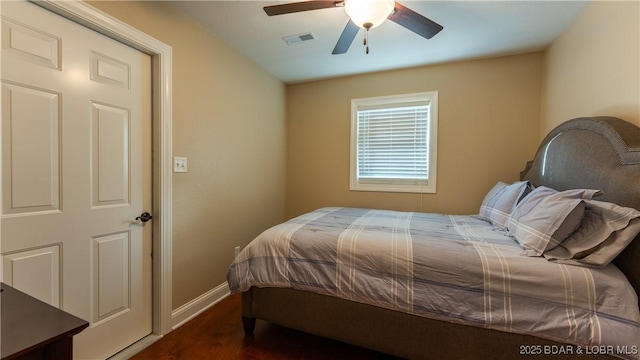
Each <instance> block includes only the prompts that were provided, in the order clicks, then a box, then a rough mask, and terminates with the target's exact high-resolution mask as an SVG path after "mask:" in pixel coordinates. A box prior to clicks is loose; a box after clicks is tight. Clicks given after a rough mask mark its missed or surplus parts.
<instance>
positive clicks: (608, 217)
mask: <svg viewBox="0 0 640 360" xmlns="http://www.w3.org/2000/svg"><path fill="white" fill-rule="evenodd" d="M585 202H586V210H585V213H584V219H583V220H582V224H581V225H580V227H579V228H578V229H577V230H576V231H575V232H574V233H573V234H572V235H571V236H569V237H568V238H566V239H565V240H564V241H563V242H562V243H561V244H560V245H559V246H558V247H557V248H555V249H553V250H551V251H548V252H546V253H545V254H544V256H545V258H547V260H550V261H555V262H558V263H563V264H572V265H582V266H593V267H604V266H606V265H607V264H609V263H610V262H611V261H612V260H613V259H614V258H615V257H616V256H618V254H620V253H621V252H622V250H624V248H625V247H627V245H629V243H631V241H632V240H633V239H635V237H636V236H638V234H639V233H640V211H638V210H636V209H632V208H627V207H622V206H618V205H616V204H612V203H607V202H602V201H595V200H586V201H585Z"/></svg>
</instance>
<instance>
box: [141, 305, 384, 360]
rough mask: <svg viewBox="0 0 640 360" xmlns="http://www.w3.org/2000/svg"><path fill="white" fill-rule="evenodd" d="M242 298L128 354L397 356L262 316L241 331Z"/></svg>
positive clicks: (153, 357) (163, 359) (156, 357)
mask: <svg viewBox="0 0 640 360" xmlns="http://www.w3.org/2000/svg"><path fill="white" fill-rule="evenodd" d="M240 304H241V296H240V295H238V294H236V295H230V296H228V297H227V298H225V299H223V300H222V301H220V302H219V303H217V304H216V305H214V306H212V307H211V308H210V309H208V310H206V311H204V312H203V313H202V314H200V315H198V316H197V317H195V318H194V319H192V320H190V321H189V322H187V323H186V324H184V325H182V326H180V327H179V328H177V329H176V330H174V331H172V332H170V333H169V334H167V335H166V336H164V337H163V338H162V339H160V340H158V341H157V342H155V343H153V344H152V345H151V346H149V347H147V348H146V349H144V350H143V351H142V352H140V353H138V354H137V355H135V356H134V357H132V358H131V359H132V360H169V359H171V360H175V359H189V360H191V359H194V360H196V359H247V360H253V359H259V360H267V359H268V360H271V359H274V360H275V359H349V360H359V359H367V360H369V359H380V360H391V359H397V358H395V357H392V356H389V355H385V354H381V353H378V352H374V351H370V350H367V349H363V348H359V347H356V346H351V345H348V344H344V343H341V342H338V341H333V340H330V339H326V338H322V337H318V336H314V335H310V334H306V333H303V332H300V331H296V330H292V329H288V328H284V327H281V326H277V325H274V324H269V323H267V322H264V321H260V320H258V322H257V323H256V330H255V335H254V336H253V337H245V336H244V333H243V331H242V321H241V319H240Z"/></svg>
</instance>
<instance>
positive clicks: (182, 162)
mask: <svg viewBox="0 0 640 360" xmlns="http://www.w3.org/2000/svg"><path fill="white" fill-rule="evenodd" d="M173 172H177V173H179V172H182V173H186V172H187V158H186V157H178V156H174V157H173Z"/></svg>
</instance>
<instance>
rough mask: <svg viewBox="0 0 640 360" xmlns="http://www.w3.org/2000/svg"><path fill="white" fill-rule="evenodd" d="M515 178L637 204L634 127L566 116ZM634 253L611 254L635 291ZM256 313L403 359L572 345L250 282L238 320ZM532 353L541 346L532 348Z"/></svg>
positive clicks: (247, 320) (638, 149)
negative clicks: (590, 191) (595, 192)
mask: <svg viewBox="0 0 640 360" xmlns="http://www.w3.org/2000/svg"><path fill="white" fill-rule="evenodd" d="M520 177H521V179H526V180H530V181H531V182H532V183H533V184H534V185H536V186H540V185H545V186H548V187H551V188H554V189H557V190H566V189H571V188H591V189H600V190H602V191H603V192H604V195H602V196H601V197H598V200H601V201H609V202H614V203H617V204H619V205H622V206H627V207H633V208H636V209H640V128H638V127H636V126H635V125H633V124H630V123H628V122H625V121H623V120H621V119H617V118H612V117H591V118H577V119H573V120H570V121H567V122H565V123H563V124H561V125H560V126H558V127H557V128H555V129H554V130H553V131H551V133H549V135H547V136H546V137H545V138H544V140H543V141H542V143H541V145H540V147H539V148H538V151H537V153H536V155H535V158H534V160H533V161H530V162H529V163H527V165H526V168H525V169H524V171H522V172H521V174H520ZM639 238H640V236H639ZM639 260H640V240H639V239H638V238H636V239H635V240H634V241H633V242H632V243H631V245H629V246H628V247H627V248H626V249H625V250H624V251H623V253H622V254H620V255H619V256H618V257H617V258H616V259H615V260H614V263H615V264H616V266H618V267H619V268H620V269H621V270H622V272H624V273H625V275H626V276H627V278H628V279H629V281H630V283H631V284H632V286H633V287H634V289H635V290H636V293H638V294H640V266H638V261H639ZM256 319H263V320H266V321H269V322H273V323H276V324H279V325H282V326H286V327H290V328H293V329H297V330H301V331H304V332H308V333H311V334H315V335H320V336H324V337H327V338H332V339H335V340H339V341H343V342H346V343H350V344H354V345H358V346H362V347H365V348H369V349H373V350H377V351H380V352H383V353H388V354H391V355H395V356H399V357H402V358H409V359H426V358H429V359H484V358H491V359H514V358H517V357H520V356H523V357H526V358H546V359H548V358H549V354H545V351H549V352H552V351H556V352H560V351H568V350H570V349H572V350H577V348H576V347H573V348H570V347H568V346H566V345H565V344H560V343H556V342H553V341H549V340H545V339H541V338H536V337H533V336H528V335H520V334H513V333H506V332H501V331H497V330H491V329H484V328H478V327H472V326H467V325H460V324H452V323H448V322H445V321H439V320H432V319H427V318H424V317H420V316H416V315H410V314H406V313H401V312H397V311H393V310H388V309H384V308H379V307H375V306H371V305H367V304H362V303H356V302H352V301H348V300H343V299H340V298H334V297H331V296H326V295H319V294H315V293H311V292H306V291H300V290H293V289H282V288H256V287H253V288H251V289H250V290H248V291H246V292H244V293H243V295H242V320H243V326H244V331H245V334H246V335H247V336H251V335H252V334H253V331H254V327H255V321H256ZM538 352H542V353H541V354H540V355H539V356H535V355H531V354H532V353H533V354H535V353H538ZM524 355H526V356H524ZM580 357H581V356H576V355H575V354H573V355H572V354H567V355H566V356H558V355H556V356H554V358H556V359H560V358H571V359H575V358H580ZM583 357H585V358H588V359H594V358H598V357H602V358H609V357H608V356H594V355H593V354H590V355H583Z"/></svg>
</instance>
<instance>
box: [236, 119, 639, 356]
mask: <svg viewBox="0 0 640 360" xmlns="http://www.w3.org/2000/svg"><path fill="white" fill-rule="evenodd" d="M520 178H521V181H518V182H514V183H512V184H505V183H501V182H498V183H497V184H496V186H494V188H492V189H491V190H490V191H489V192H488V193H487V195H486V196H485V199H484V200H483V203H482V205H481V207H480V210H479V214H477V215H468V216H463V215H445V214H425V213H411V212H397V211H388V210H375V209H359V208H341V207H333V208H331V207H330V208H322V209H317V210H315V211H312V212H310V213H307V214H303V215H301V216H299V217H296V218H294V219H291V220H289V221H287V222H285V223H283V224H279V225H276V226H274V227H272V228H270V229H268V230H266V231H265V232H264V233H262V234H261V235H260V236H258V237H257V238H256V239H255V240H254V241H252V242H251V244H250V245H248V246H247V247H246V248H245V249H244V250H243V251H242V252H241V253H240V254H239V256H238V257H237V258H236V260H235V261H234V262H233V263H232V264H231V266H230V267H229V272H228V275H227V279H228V282H229V287H230V289H231V292H232V293H240V292H241V293H242V321H243V326H244V330H245V334H246V335H247V336H251V335H252V334H253V329H254V326H255V321H256V319H262V320H266V321H269V322H273V323H276V324H279V325H282V326H286V327H290V328H294V329H297V330H301V331H304V332H308V333H312V334H316V335H320V336H324V337H328V338H332V339H336V340H339V341H343V342H347V343H351V344H354V345H358V346H362V347H366V348H370V349H374V350H377V351H380V352H384V353H388V354H391V355H395V356H399V357H402V358H409V359H422V358H429V359H434V358H437V359H482V358H492V359H513V358H518V357H527V358H536V357H540V358H542V357H544V358H548V357H549V356H554V357H555V358H572V359H573V358H588V359H592V358H598V357H603V358H623V359H640V350H639V347H640V310H639V307H638V295H637V294H638V293H640V266H638V259H640V240H638V237H640V236H639V235H637V234H638V232H640V212H638V209H640V128H638V127H636V126H635V125H633V124H630V123H628V122H625V121H623V120H621V119H617V118H612V117H590V118H577V119H573V120H569V121H567V122H565V123H563V124H561V125H559V126H558V127H557V128H555V129H554V130H553V131H551V132H550V133H549V134H548V135H547V136H546V137H545V138H544V140H543V141H542V143H541V145H540V147H539V149H538V151H537V153H536V155H535V157H534V159H533V160H532V161H530V162H529V163H527V164H526V167H525V169H524V171H522V172H521V174H520ZM585 244H586V245H585Z"/></svg>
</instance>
